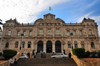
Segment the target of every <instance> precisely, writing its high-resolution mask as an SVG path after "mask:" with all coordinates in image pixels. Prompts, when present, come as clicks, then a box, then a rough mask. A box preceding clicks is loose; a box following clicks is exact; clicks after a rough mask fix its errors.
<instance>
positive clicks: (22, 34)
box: [20, 33, 24, 50]
mask: <svg viewBox="0 0 100 66" xmlns="http://www.w3.org/2000/svg"><path fill="white" fill-rule="evenodd" d="M23 36H24V33H21V44H20V50H21V48H22V47H21V46H22V41H23Z"/></svg>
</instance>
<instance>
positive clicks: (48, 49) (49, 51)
mask: <svg viewBox="0 0 100 66" xmlns="http://www.w3.org/2000/svg"><path fill="white" fill-rule="evenodd" d="M46 52H47V53H51V52H52V42H51V41H47V43H46Z"/></svg>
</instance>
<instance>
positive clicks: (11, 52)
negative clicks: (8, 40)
mask: <svg viewBox="0 0 100 66" xmlns="http://www.w3.org/2000/svg"><path fill="white" fill-rule="evenodd" d="M16 54H17V51H15V50H12V49H5V50H3V57H5V58H6V59H10V58H12V57H13V56H15V55H16Z"/></svg>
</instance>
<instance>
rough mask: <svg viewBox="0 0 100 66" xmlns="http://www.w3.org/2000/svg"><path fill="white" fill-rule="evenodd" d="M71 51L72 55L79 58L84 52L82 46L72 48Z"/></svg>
mask: <svg viewBox="0 0 100 66" xmlns="http://www.w3.org/2000/svg"><path fill="white" fill-rule="evenodd" d="M72 52H73V54H74V55H76V56H78V57H79V58H82V57H83V56H84V54H85V49H84V48H74V49H72Z"/></svg>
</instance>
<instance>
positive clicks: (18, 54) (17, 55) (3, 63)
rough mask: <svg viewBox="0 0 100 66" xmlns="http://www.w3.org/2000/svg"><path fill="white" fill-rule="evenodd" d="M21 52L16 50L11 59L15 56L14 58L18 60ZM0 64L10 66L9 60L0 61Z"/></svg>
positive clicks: (0, 65)
mask: <svg viewBox="0 0 100 66" xmlns="http://www.w3.org/2000/svg"><path fill="white" fill-rule="evenodd" d="M21 53H22V51H21V50H19V51H18V52H17V54H16V55H15V56H14V57H13V60H15V58H16V60H18V59H19V58H21ZM1 61H2V60H1ZM0 66H10V63H9V60H6V61H3V62H1V63H0Z"/></svg>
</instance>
